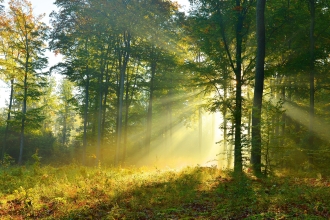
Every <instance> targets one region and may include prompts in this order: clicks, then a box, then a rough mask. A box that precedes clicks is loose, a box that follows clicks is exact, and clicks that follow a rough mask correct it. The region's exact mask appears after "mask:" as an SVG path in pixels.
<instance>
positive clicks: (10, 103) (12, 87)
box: [1, 79, 14, 163]
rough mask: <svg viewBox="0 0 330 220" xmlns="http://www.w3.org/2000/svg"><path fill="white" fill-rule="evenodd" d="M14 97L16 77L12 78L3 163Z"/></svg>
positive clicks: (3, 146) (2, 156)
mask: <svg viewBox="0 0 330 220" xmlns="http://www.w3.org/2000/svg"><path fill="white" fill-rule="evenodd" d="M13 98H14V79H11V80H10V96H9V106H8V114H7V122H6V130H5V137H4V140H3V145H2V152H1V158H2V163H3V159H4V156H5V152H6V145H7V138H8V133H9V126H10V116H11V115H10V114H11V109H12V106H13Z"/></svg>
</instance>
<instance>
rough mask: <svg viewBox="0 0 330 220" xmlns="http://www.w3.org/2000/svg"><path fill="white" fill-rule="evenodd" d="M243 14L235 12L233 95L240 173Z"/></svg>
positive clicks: (236, 161) (236, 158) (239, 169)
mask: <svg viewBox="0 0 330 220" xmlns="http://www.w3.org/2000/svg"><path fill="white" fill-rule="evenodd" d="M236 6H237V7H241V5H240V0H236ZM243 20H244V18H243V15H242V12H241V11H238V12H237V24H236V69H235V76H236V95H235V103H236V106H235V112H234V120H235V150H234V152H235V154H234V172H235V173H238V174H239V173H242V171H243V161H242V144H241V142H242V139H241V130H242V129H241V127H242V42H243V36H242V35H243V33H242V30H243Z"/></svg>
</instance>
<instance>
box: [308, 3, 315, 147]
mask: <svg viewBox="0 0 330 220" xmlns="http://www.w3.org/2000/svg"><path fill="white" fill-rule="evenodd" d="M309 8H310V9H309V10H310V33H309V40H310V49H309V52H310V64H309V65H310V71H309V93H310V100H309V146H311V147H312V146H313V145H314V143H313V142H314V140H313V126H314V95H315V85H314V77H315V76H314V75H315V55H314V53H315V37H314V29H315V0H309Z"/></svg>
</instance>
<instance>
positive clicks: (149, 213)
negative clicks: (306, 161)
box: [0, 164, 330, 219]
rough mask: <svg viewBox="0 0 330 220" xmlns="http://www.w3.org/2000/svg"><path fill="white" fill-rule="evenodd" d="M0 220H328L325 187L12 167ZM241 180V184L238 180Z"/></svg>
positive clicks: (198, 172)
mask: <svg viewBox="0 0 330 220" xmlns="http://www.w3.org/2000/svg"><path fill="white" fill-rule="evenodd" d="M0 177H1V181H2V183H3V184H1V187H0V206H1V211H0V213H1V216H2V217H1V219H6V218H7V217H11V218H42V219H86V218H92V219H95V218H97V219H100V218H101V219H169V218H170V219H173V218H175V219H187V218H194V219H219V218H220V219H241V218H245V219H256V218H307V219H310V218H329V217H330V207H329V203H328V201H329V199H330V197H329V195H330V192H329V185H330V182H329V180H327V179H319V178H311V177H308V178H306V177H305V178H303V177H298V178H293V177H284V176H282V177H271V178H269V179H255V178H253V177H249V176H241V177H235V178H233V177H232V173H230V172H220V171H219V170H217V169H216V168H214V167H199V166H197V167H187V168H184V169H182V170H171V169H168V170H158V169H155V168H146V167H144V168H104V167H102V166H98V167H95V168H87V167H82V166H78V165H75V164H71V165H69V166H64V167H50V166H47V167H41V168H40V172H39V173H35V172H33V169H32V167H31V168H29V167H27V168H24V167H11V168H10V170H9V171H8V172H7V174H4V173H3V172H1V176H0ZM237 178H238V179H237Z"/></svg>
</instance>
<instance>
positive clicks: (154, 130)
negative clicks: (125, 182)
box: [0, 0, 330, 176]
mask: <svg viewBox="0 0 330 220" xmlns="http://www.w3.org/2000/svg"><path fill="white" fill-rule="evenodd" d="M54 4H55V5H56V6H57V8H58V10H57V11H56V12H55V11H54V12H53V13H52V14H51V15H50V27H48V26H47V25H45V24H44V23H42V22H41V18H42V17H41V16H39V15H35V14H34V13H33V10H32V9H33V6H32V5H31V4H30V3H29V1H27V0H11V1H9V4H8V7H2V11H1V45H0V51H1V60H0V65H1V80H3V81H4V82H5V83H7V84H8V85H9V86H10V93H9V96H8V97H7V98H6V99H7V100H8V101H7V103H6V106H5V107H3V108H2V109H1V121H0V126H1V130H0V136H1V140H2V141H1V158H2V161H4V159H5V158H8V157H12V158H13V159H14V160H15V163H17V164H19V165H23V164H28V163H30V162H31V161H32V159H31V156H32V155H34V154H36V152H37V154H38V155H39V156H40V157H41V158H42V159H41V163H43V164H69V163H72V162H73V161H75V162H77V163H80V164H83V165H86V166H94V165H97V164H98V163H102V164H107V165H115V166H126V165H128V166H129V165H137V166H141V165H153V164H154V163H158V164H159V166H166V165H168V166H172V165H173V166H178V165H180V163H182V164H183V165H187V164H190V165H193V164H207V162H209V161H206V160H207V159H206V158H209V159H211V160H214V161H217V162H216V163H217V164H218V165H219V168H221V169H227V168H228V169H234V171H235V173H242V172H244V170H249V169H250V167H252V168H253V169H252V170H253V172H254V173H255V174H256V175H257V176H262V175H266V176H267V175H271V174H273V173H276V172H281V171H283V170H299V171H304V172H313V173H319V174H321V175H325V176H327V175H329V171H330V170H329V166H328V163H327V161H328V160H329V159H330V145H329V141H330V139H329V137H328V128H329V120H330V117H329V115H328V111H329V109H328V107H329V103H330V100H329V98H328V97H330V96H329V88H328V81H329V79H330V77H329V76H330V75H329V74H328V69H329V52H328V51H329V45H330V43H329V42H330V37H329V36H330V28H329V26H328V23H329V21H330V11H329V3H328V1H316V0H308V1H307V0H306V1H292V0H285V1H276V2H275V1H269V2H267V3H266V1H254V0H236V1H230V0H228V1H219V0H217V1H213V0H196V1H192V2H191V8H190V10H189V12H188V13H184V12H182V11H180V10H179V9H180V5H179V4H178V3H176V2H171V1H158V0H143V1H135V0H131V1H120V0H118V1H117V0H111V1H101V0H94V1H90V0H75V1H66V0H56V1H55V3H54ZM46 50H51V51H52V52H53V53H55V54H61V55H62V56H63V60H62V62H60V63H59V64H57V65H56V66H52V67H51V68H49V69H47V68H46V67H47V57H46V56H45V55H44V52H45V51H46ZM55 76H56V77H55ZM59 76H62V77H59ZM59 78H60V79H61V80H57V81H56V80H55V79H59ZM209 151H212V153H211V157H206V155H207V156H210V153H208V152H209ZM167 163H168V164H167ZM213 164H214V163H213Z"/></svg>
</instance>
